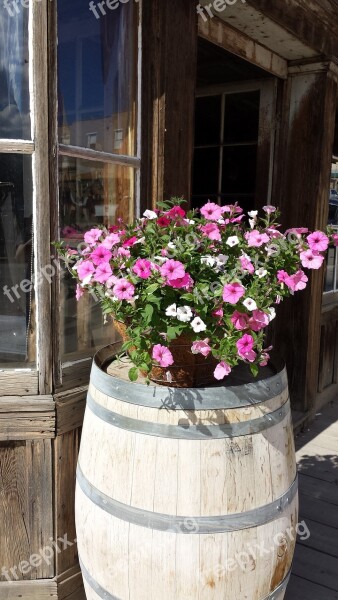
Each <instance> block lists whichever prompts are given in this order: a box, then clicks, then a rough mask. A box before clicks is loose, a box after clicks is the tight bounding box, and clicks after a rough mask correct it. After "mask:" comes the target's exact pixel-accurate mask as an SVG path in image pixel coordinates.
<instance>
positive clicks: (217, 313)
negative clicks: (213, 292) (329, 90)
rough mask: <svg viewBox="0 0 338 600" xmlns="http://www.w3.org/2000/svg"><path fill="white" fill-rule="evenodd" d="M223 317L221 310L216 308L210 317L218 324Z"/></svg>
mask: <svg viewBox="0 0 338 600" xmlns="http://www.w3.org/2000/svg"><path fill="white" fill-rule="evenodd" d="M223 315H224V311H223V308H221V307H220V308H216V310H214V312H213V313H212V316H213V317H214V318H215V319H216V318H217V319H218V322H220V321H221V320H222V319H223Z"/></svg>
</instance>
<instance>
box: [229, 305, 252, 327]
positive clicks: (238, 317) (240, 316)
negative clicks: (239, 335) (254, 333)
mask: <svg viewBox="0 0 338 600" xmlns="http://www.w3.org/2000/svg"><path fill="white" fill-rule="evenodd" d="M230 320H231V323H232V324H233V325H234V327H235V329H237V330H238V331H242V329H247V327H248V323H249V317H248V315H247V314H246V313H240V312H239V311H238V310H236V311H235V312H234V314H233V315H232V317H231V319H230Z"/></svg>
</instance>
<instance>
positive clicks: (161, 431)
mask: <svg viewBox="0 0 338 600" xmlns="http://www.w3.org/2000/svg"><path fill="white" fill-rule="evenodd" d="M87 407H88V408H89V409H90V410H91V412H92V413H93V414H94V415H96V416H97V417H98V418H99V419H101V420H102V421H104V422H105V423H109V424H110V425H113V426H114V427H118V428H120V429H124V430H126V431H132V432H134V433H140V434H143V435H152V436H156V437H164V438H174V439H180V440H205V439H215V440H216V439H222V438H235V437H242V436H244V435H253V434H255V433H259V432H261V431H266V430H267V429H269V428H270V427H273V426H274V425H277V424H278V423H281V422H282V421H283V420H284V419H285V417H286V416H287V415H288V414H289V413H290V402H289V400H287V402H285V403H284V404H283V406H281V407H279V408H278V409H277V410H275V411H274V412H270V413H266V414H263V415H262V416H261V417H258V418H257V419H252V420H251V421H242V422H239V423H226V424H224V425H221V424H219V425H209V424H208V425H206V424H204V423H203V424H200V425H190V423H189V422H187V421H186V420H184V421H183V422H182V424H178V425H165V424H160V423H152V422H149V421H140V420H139V419H132V418H131V417H126V416H124V415H120V414H118V413H115V412H112V411H111V410H109V409H107V408H105V407H104V406H102V405H101V404H98V403H97V402H96V401H95V400H94V398H93V397H92V396H91V394H88V396H87Z"/></svg>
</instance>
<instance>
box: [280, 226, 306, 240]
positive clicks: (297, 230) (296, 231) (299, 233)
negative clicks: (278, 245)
mask: <svg viewBox="0 0 338 600" xmlns="http://www.w3.org/2000/svg"><path fill="white" fill-rule="evenodd" d="M308 231H309V230H308V228H307V227H292V228H291V229H287V230H286V232H285V235H288V234H289V233H291V234H294V235H296V236H297V237H298V238H300V237H301V236H302V235H303V234H304V233H308Z"/></svg>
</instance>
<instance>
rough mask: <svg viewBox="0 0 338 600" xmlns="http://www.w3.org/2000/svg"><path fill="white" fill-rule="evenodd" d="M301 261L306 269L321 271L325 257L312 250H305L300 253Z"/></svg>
mask: <svg viewBox="0 0 338 600" xmlns="http://www.w3.org/2000/svg"><path fill="white" fill-rule="evenodd" d="M300 260H301V262H302V265H303V267H305V268H306V269H320V267H321V266H322V264H323V262H324V256H322V255H321V254H318V252H313V251H312V250H305V252H301V253H300Z"/></svg>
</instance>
